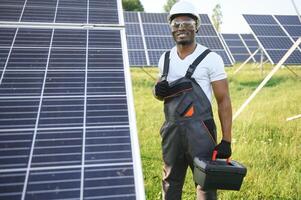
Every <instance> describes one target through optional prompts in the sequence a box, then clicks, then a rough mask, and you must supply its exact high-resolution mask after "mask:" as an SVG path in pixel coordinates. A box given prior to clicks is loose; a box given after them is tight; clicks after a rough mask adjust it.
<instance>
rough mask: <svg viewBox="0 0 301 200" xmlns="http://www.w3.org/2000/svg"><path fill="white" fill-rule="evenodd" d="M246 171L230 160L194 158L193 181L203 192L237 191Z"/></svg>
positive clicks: (240, 165)
mask: <svg viewBox="0 0 301 200" xmlns="http://www.w3.org/2000/svg"><path fill="white" fill-rule="evenodd" d="M246 174H247V169H246V167H244V166H243V165H242V164H240V163H238V162H236V161H234V160H231V161H226V160H222V159H217V160H199V159H198V158H194V175H193V178H194V181H195V182H196V183H197V184H198V185H200V186H201V187H202V189H203V190H210V189H222V190H239V189H240V187H241V185H242V182H243V178H244V177H245V175H246Z"/></svg>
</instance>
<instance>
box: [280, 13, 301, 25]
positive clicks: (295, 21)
mask: <svg viewBox="0 0 301 200" xmlns="http://www.w3.org/2000/svg"><path fill="white" fill-rule="evenodd" d="M275 17H276V18H277V20H278V21H279V22H280V23H281V24H282V25H301V22H300V19H299V18H298V16H296V15H295V16H290V15H275Z"/></svg>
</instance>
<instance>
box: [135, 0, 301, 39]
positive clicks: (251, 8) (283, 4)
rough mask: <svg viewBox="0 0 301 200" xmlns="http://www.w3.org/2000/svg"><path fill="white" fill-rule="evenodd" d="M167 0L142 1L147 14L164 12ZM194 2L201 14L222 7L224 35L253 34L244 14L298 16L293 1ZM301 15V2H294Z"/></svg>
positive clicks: (205, 0)
mask: <svg viewBox="0 0 301 200" xmlns="http://www.w3.org/2000/svg"><path fill="white" fill-rule="evenodd" d="M166 1H167V0H140V2H141V3H142V4H143V6H144V10H145V12H164V9H163V6H164V4H165V3H166ZM187 1H190V2H192V3H193V4H194V5H195V6H196V7H197V8H198V9H199V11H200V13H202V14H203V13H204V14H208V15H209V17H211V15H212V10H213V8H214V7H215V5H216V4H220V5H221V10H222V14H223V23H222V26H221V32H222V33H251V30H250V28H249V26H248V24H247V23H246V22H245V20H244V18H243V17H242V14H268V15H271V14H279V15H297V12H296V10H295V8H294V6H293V3H292V0H187ZM293 1H294V2H295V4H296V6H297V8H298V11H299V13H301V0H293Z"/></svg>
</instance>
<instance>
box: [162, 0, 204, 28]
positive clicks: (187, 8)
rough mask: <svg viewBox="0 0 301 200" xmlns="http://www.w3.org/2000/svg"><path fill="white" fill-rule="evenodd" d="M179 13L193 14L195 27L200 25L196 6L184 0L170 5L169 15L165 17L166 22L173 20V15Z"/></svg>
mask: <svg viewBox="0 0 301 200" xmlns="http://www.w3.org/2000/svg"><path fill="white" fill-rule="evenodd" d="M181 14H183V15H185V14H187V15H192V16H194V17H195V19H196V28H197V29H198V28H199V27H200V24H201V19H200V15H199V13H198V10H197V8H196V7H195V6H194V5H193V4H192V3H190V2H188V1H185V0H184V1H179V2H177V3H175V4H174V5H173V6H172V7H171V9H170V12H169V15H168V17H167V19H168V22H169V23H170V22H171V20H173V18H174V16H176V15H181Z"/></svg>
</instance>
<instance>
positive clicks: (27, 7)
mask: <svg viewBox="0 0 301 200" xmlns="http://www.w3.org/2000/svg"><path fill="white" fill-rule="evenodd" d="M87 2H88V1H74V0H46V1H35V0H27V1H24V0H22V1H8V0H5V1H0V21H7V22H40V23H44V22H47V23H92V24H119V19H118V13H117V12H116V11H115V10H116V9H117V3H116V1H112V3H111V2H109V1H108V0H107V1H97V0H92V1H91V0H89V5H88V4H87ZM88 6H89V7H88ZM88 8H89V9H88Z"/></svg>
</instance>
